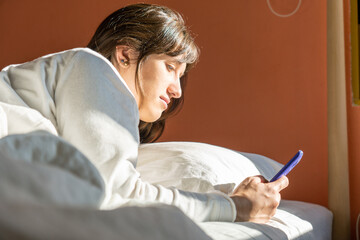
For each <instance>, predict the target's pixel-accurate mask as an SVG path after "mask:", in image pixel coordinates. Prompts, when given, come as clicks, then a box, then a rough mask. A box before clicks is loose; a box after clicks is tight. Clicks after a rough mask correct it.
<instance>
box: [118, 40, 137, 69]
mask: <svg viewBox="0 0 360 240" xmlns="http://www.w3.org/2000/svg"><path fill="white" fill-rule="evenodd" d="M134 60H136V58H135V54H134V50H133V49H131V48H130V47H128V46H125V45H118V46H116V50H115V61H116V63H117V64H118V65H120V66H121V67H123V68H127V67H129V65H130V63H134Z"/></svg>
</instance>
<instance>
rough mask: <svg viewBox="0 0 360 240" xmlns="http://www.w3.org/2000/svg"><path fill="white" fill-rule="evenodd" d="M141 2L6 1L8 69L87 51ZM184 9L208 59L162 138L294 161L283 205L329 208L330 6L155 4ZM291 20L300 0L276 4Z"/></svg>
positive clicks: (2, 17)
mask: <svg viewBox="0 0 360 240" xmlns="http://www.w3.org/2000/svg"><path fill="white" fill-rule="evenodd" d="M134 2H136V1H118V0H77V1H73V0H63V1H56V2H55V1H47V0H41V1H40V0H38V1H25V0H23V1H20V0H18V1H12V0H2V1H1V0H0V29H1V30H2V31H1V32H2V35H1V38H0V68H1V67H4V66H6V65H8V64H11V63H19V62H23V61H27V60H31V59H33V58H35V57H38V56H40V55H43V54H46V53H50V52H55V51H60V50H64V49H68V48H73V47H78V46H84V45H86V43H87V42H88V40H89V39H90V37H91V35H92V34H93V32H94V31H95V28H96V27H97V25H98V24H99V23H100V21H101V20H102V19H103V18H104V17H106V16H107V15H108V14H109V13H111V12H112V11H114V10H116V9H117V8H120V7H122V6H124V5H125V4H128V3H134ZM151 2H153V3H160V4H166V5H167V6H169V7H172V8H174V9H176V10H178V11H179V12H181V13H182V14H183V15H184V16H185V19H186V22H187V23H188V25H190V27H191V29H192V31H193V32H194V33H195V34H196V35H197V37H196V40H197V43H198V45H199V46H200V48H201V51H202V55H201V59H200V63H199V64H198V66H197V68H196V69H194V70H193V72H192V73H191V74H190V81H189V84H188V88H187V92H186V102H185V106H184V108H183V111H182V112H181V113H180V114H179V115H178V116H177V117H176V118H173V119H171V120H170V121H169V123H168V125H167V128H166V132H165V134H164V136H163V137H162V138H161V141H170V140H186V141H200V142H207V143H211V144H216V145H220V146H224V147H229V148H233V149H236V150H240V151H245V152H254V153H259V154H263V155H266V156H269V157H271V158H273V159H276V160H278V161H279V162H282V163H285V162H286V161H287V160H288V159H289V158H290V157H292V155H293V154H295V152H296V151H297V150H298V149H302V150H303V151H304V158H303V160H302V162H301V164H299V165H298V167H296V169H295V170H294V171H293V172H292V173H291V174H290V175H289V177H290V182H291V185H290V187H289V188H288V189H286V190H285V191H284V198H287V199H296V200H303V201H309V202H313V203H318V204H322V205H325V206H327V188H328V185H327V100H326V99H327V95H326V94H327V90H326V86H327V85H326V84H327V82H326V0H318V1H312V0H303V1H302V5H301V6H300V9H299V11H298V12H297V13H296V14H295V15H293V16H291V17H289V18H281V17H277V16H275V15H274V14H273V13H271V12H270V10H269V8H268V6H267V3H266V1H265V0H261V1H260V0H257V1H255V0H252V1H249V0H227V1H223V2H222V4H219V1H206V4H204V3H205V1H175V0H171V1H165V0H164V1H151ZM270 2H271V3H272V4H273V7H274V10H276V11H278V12H279V13H283V14H286V13H289V12H291V11H292V10H293V9H295V8H296V5H297V3H298V0H270Z"/></svg>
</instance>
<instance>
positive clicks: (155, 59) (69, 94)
mask: <svg viewBox="0 0 360 240" xmlns="http://www.w3.org/2000/svg"><path fill="white" fill-rule="evenodd" d="M197 58H198V48H197V47H196V45H195V43H194V41H193V38H192V37H191V36H190V34H189V32H188V30H187V29H186V27H185V25H184V22H183V20H182V18H181V16H180V15H179V14H178V13H176V12H174V11H172V10H170V9H168V8H166V7H162V6H156V5H150V4H136V5H130V6H127V7H124V8H122V9H120V10H118V11H116V12H114V13H113V14H111V15H110V16H109V17H107V18H106V19H105V20H104V21H103V22H102V23H101V24H100V26H99V27H98V29H97V31H96V32H95V35H94V36H93V38H92V39H91V41H90V43H89V44H88V48H78V49H72V50H68V51H64V52H61V53H56V54H51V55H47V56H44V57H42V58H39V59H36V60H34V61H32V62H28V63H24V64H20V65H12V66H8V67H6V68H5V69H4V70H3V71H2V72H1V75H0V79H1V82H0V89H1V94H0V101H1V102H3V103H6V104H14V105H20V106H24V107H27V108H31V109H32V110H36V111H38V112H40V113H41V114H42V116H44V117H45V118H46V119H48V120H49V121H50V122H51V124H52V125H53V126H54V129H55V131H53V133H54V134H58V135H59V136H61V137H63V138H64V139H66V140H67V141H68V142H70V143H72V144H73V145H74V146H75V147H77V148H78V149H79V150H80V151H81V152H83V153H84V154H85V155H86V156H87V157H88V158H89V159H90V160H91V161H92V163H93V164H94V165H95V166H96V167H97V169H98V170H99V171H100V173H101V175H102V177H103V179H104V181H105V185H106V194H105V199H104V201H103V204H102V208H105V209H108V208H115V207H118V206H122V205H125V204H136V203H151V202H161V203H166V204H171V205H175V206H178V207H179V208H181V209H182V210H183V211H184V212H185V213H186V214H187V215H188V216H190V217H191V218H193V219H195V220H199V221H234V220H236V221H254V222H266V221H268V220H269V219H270V217H271V216H273V215H274V213H275V211H276V208H277V206H278V205H279V201H280V194H279V192H280V191H281V190H282V189H283V188H285V187H286V186H287V184H288V180H287V178H286V177H283V178H281V179H279V180H278V181H276V182H273V183H266V180H265V179H264V178H263V177H261V176H255V177H250V178H247V179H245V180H244V181H243V182H242V183H241V184H240V185H239V186H238V188H237V189H236V190H235V191H234V192H233V193H232V195H231V196H227V195H225V194H223V193H220V192H212V193H192V192H186V191H181V190H178V189H173V188H164V187H162V186H157V185H152V184H150V183H147V182H143V181H142V180H141V179H140V177H139V173H138V172H137V171H136V169H135V167H136V160H137V151H138V144H139V143H140V142H152V141H155V140H156V139H157V138H158V137H159V136H160V135H161V133H162V131H163V128H164V124H165V119H166V118H167V117H168V116H169V115H171V114H172V113H174V112H175V111H176V110H177V109H178V108H179V107H180V106H181V103H182V91H183V87H184V85H185V80H186V76H187V73H188V71H189V70H190V69H191V68H192V67H193V65H194V64H195V63H196V61H197ZM11 133H12V132H11V131H9V132H8V134H11Z"/></svg>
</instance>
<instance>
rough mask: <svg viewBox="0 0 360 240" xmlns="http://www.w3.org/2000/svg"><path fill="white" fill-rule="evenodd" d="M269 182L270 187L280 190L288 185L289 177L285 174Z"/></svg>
mask: <svg viewBox="0 0 360 240" xmlns="http://www.w3.org/2000/svg"><path fill="white" fill-rule="evenodd" d="M269 184H270V185H272V187H273V188H274V189H275V190H276V191H278V192H280V191H281V190H283V189H284V188H286V187H287V186H288V185H289V179H288V178H287V177H286V176H282V177H281V178H279V179H278V180H276V181H274V182H271V183H269Z"/></svg>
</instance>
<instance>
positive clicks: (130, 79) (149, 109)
mask: <svg viewBox="0 0 360 240" xmlns="http://www.w3.org/2000/svg"><path fill="white" fill-rule="evenodd" d="M181 58H182V55H180V56H175V57H171V56H168V55H165V54H151V55H149V56H148V57H147V58H146V59H145V60H144V61H143V62H142V63H141V64H140V67H139V74H138V81H139V88H140V89H139V88H138V87H137V86H136V84H135V72H136V61H131V60H130V61H129V65H128V66H127V67H126V68H125V69H124V68H123V69H122V68H120V71H119V72H120V75H121V76H122V77H123V78H124V80H125V82H126V83H127V85H128V86H129V88H130V90H131V92H132V93H133V94H134V96H135V99H136V102H137V104H138V108H139V114H140V119H141V120H142V121H144V122H154V121H156V120H157V119H159V118H160V116H161V114H162V112H163V111H165V110H166V109H167V107H168V104H169V103H170V101H171V99H172V98H180V97H181V86H180V78H181V77H182V75H183V74H184V72H185V68H186V63H181V62H180V59H181Z"/></svg>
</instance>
